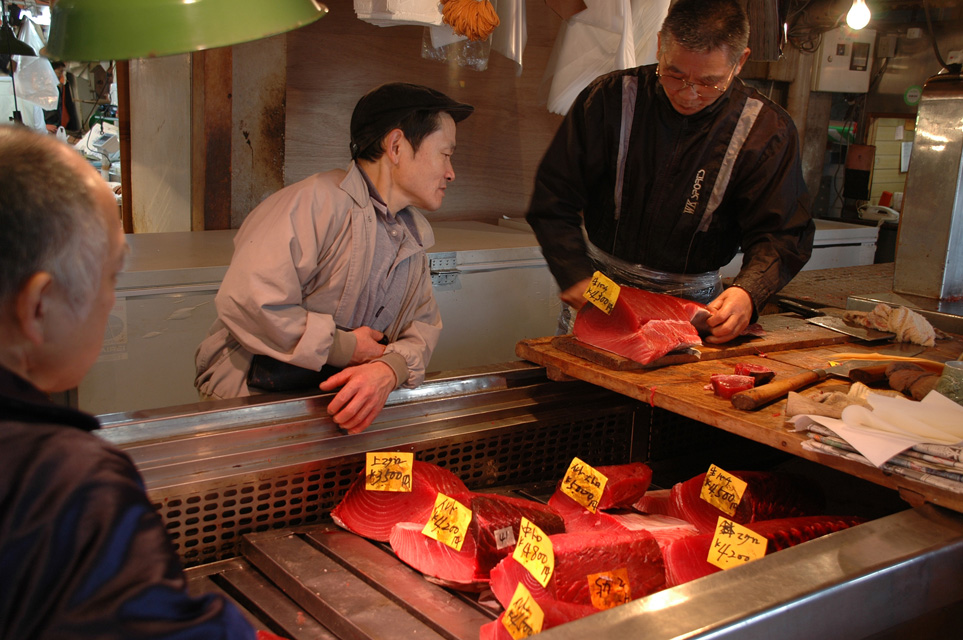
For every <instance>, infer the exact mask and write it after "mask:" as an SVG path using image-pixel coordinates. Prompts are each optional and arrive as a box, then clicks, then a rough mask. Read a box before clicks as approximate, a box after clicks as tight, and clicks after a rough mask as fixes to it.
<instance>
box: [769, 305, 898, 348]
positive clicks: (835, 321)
mask: <svg viewBox="0 0 963 640" xmlns="http://www.w3.org/2000/svg"><path fill="white" fill-rule="evenodd" d="M776 304H778V305H779V306H780V307H782V308H783V309H786V310H787V311H792V312H793V313H798V314H799V315H801V316H802V317H804V318H805V319H806V322H808V323H810V324H815V325H817V326H820V327H823V328H825V329H830V330H832V331H838V332H839V333H845V334H846V335H848V336H852V337H854V338H859V339H860V340H865V341H867V342H877V341H882V340H892V339H893V338H895V337H896V334H895V333H889V332H886V331H877V330H875V329H868V328H866V327H861V326H859V325H855V326H854V325H850V324H847V323H846V321H845V320H843V319H842V318H840V317H837V316H830V315H826V314H825V313H823V312H822V311H820V310H819V309H814V308H812V307H807V306H806V305H804V304H800V303H798V302H796V301H794V300H778V301H777V302H776Z"/></svg>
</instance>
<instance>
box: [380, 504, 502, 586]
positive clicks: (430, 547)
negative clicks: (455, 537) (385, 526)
mask: <svg viewBox="0 0 963 640" xmlns="http://www.w3.org/2000/svg"><path fill="white" fill-rule="evenodd" d="M427 519H428V516H425V520H426V521H427ZM424 528H425V523H424V522H399V523H398V524H396V525H395V526H394V527H393V528H392V529H391V536H390V543H391V550H392V551H394V552H395V555H396V556H398V558H400V559H401V560H402V561H403V562H404V563H405V564H407V565H409V566H410V567H412V568H413V569H417V570H418V571H420V572H421V573H423V574H424V575H425V577H426V578H428V579H429V580H431V581H432V582H436V583H438V584H442V585H444V586H446V587H451V588H453V589H459V590H461V591H481V590H482V589H484V588H485V587H486V586H487V584H488V575H487V573H484V572H482V571H480V570H479V567H478V562H477V561H476V558H475V537H474V536H473V535H471V534H470V533H469V534H467V535H466V536H465V542H464V543H463V544H462V546H461V549H460V550H458V551H456V550H455V549H453V548H451V547H449V546H448V545H447V544H445V543H443V542H438V541H437V540H435V539H434V538H429V537H428V536H426V535H425V534H424V533H422V530H423V529H424Z"/></svg>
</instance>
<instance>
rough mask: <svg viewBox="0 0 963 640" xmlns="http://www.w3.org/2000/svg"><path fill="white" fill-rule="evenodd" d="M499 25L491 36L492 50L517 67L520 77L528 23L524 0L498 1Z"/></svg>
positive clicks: (496, 8) (496, 9) (496, 7)
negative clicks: (511, 61)
mask: <svg viewBox="0 0 963 640" xmlns="http://www.w3.org/2000/svg"><path fill="white" fill-rule="evenodd" d="M495 11H496V12H497V13H498V19H499V20H501V24H499V25H498V28H497V29H495V33H493V34H492V49H494V50H495V51H497V52H498V53H500V54H502V55H503V56H505V57H506V58H508V59H509V60H513V61H514V62H515V64H516V65H517V68H516V70H515V74H516V75H519V76H520V75H522V53H523V52H524V51H525V44H526V43H527V42H528V23H527V22H526V16H525V0H499V2H498V4H496V5H495Z"/></svg>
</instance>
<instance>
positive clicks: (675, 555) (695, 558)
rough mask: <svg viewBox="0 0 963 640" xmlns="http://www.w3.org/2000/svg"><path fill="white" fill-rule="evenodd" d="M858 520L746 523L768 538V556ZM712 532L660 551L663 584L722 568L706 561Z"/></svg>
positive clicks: (815, 518) (827, 518)
mask: <svg viewBox="0 0 963 640" xmlns="http://www.w3.org/2000/svg"><path fill="white" fill-rule="evenodd" d="M861 522H863V519H862V518H856V517H850V516H809V517H803V518H782V519H779V520H766V521H762V522H752V523H750V524H747V525H745V526H746V528H748V529H752V530H753V531H755V532H756V533H758V534H759V535H761V536H763V537H765V538H766V539H767V540H768V541H769V544H768V548H767V551H766V554H767V555H768V554H770V553H775V552H776V551H779V550H781V549H786V548H788V547H791V546H794V545H797V544H802V543H803V542H806V541H808V540H812V539H814V538H818V537H820V536H824V535H826V534H828V533H833V532H835V531H840V530H842V529H846V528H848V527H852V526H855V525H857V524H860V523H861ZM713 535H714V534H713V533H706V534H702V535H698V536H693V537H691V538H686V539H684V540H679V541H677V542H673V543H672V544H670V545H669V546H668V547H666V548H664V549H663V550H662V551H663V554H664V556H665V578H666V587H674V586H676V585H680V584H683V583H685V582H689V581H690V580H696V579H697V578H701V577H703V576H707V575H709V574H711V573H715V572H717V571H721V569H719V568H718V567H716V566H715V565H713V564H710V563H709V562H708V560H707V558H708V557H709V549H710V546H711V544H712V536H713Z"/></svg>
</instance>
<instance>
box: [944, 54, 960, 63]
mask: <svg viewBox="0 0 963 640" xmlns="http://www.w3.org/2000/svg"><path fill="white" fill-rule="evenodd" d="M961 62H963V51H950V52H949V53H948V54H947V56H946V64H959V63H961Z"/></svg>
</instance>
